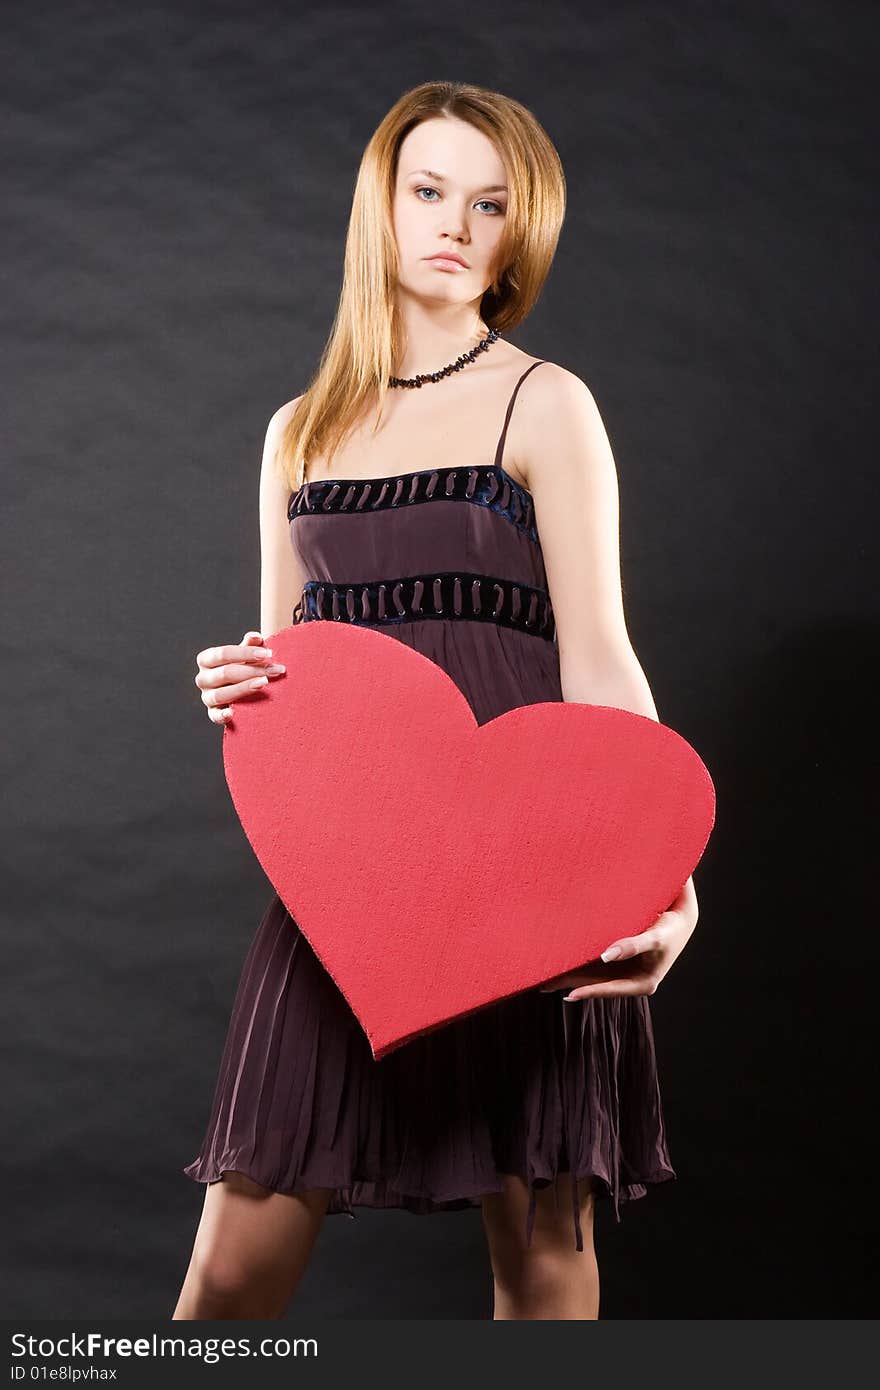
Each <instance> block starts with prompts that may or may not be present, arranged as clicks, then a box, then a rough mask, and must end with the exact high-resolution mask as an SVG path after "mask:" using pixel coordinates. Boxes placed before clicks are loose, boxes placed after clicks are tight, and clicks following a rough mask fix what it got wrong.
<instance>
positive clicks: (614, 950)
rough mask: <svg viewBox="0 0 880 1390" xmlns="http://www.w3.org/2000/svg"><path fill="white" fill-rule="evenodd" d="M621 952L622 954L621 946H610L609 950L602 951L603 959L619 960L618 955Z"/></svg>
mask: <svg viewBox="0 0 880 1390" xmlns="http://www.w3.org/2000/svg"><path fill="white" fill-rule="evenodd" d="M620 954H621V948H620V947H619V946H609V947H608V949H607V951H603V952H602V959H603V960H617V957H618V956H619V955H620Z"/></svg>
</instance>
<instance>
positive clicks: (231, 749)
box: [223, 622, 715, 1060]
mask: <svg viewBox="0 0 880 1390" xmlns="http://www.w3.org/2000/svg"><path fill="white" fill-rule="evenodd" d="M265 640H266V645H267V646H270V647H272V649H273V651H274V653H275V660H276V661H280V662H283V663H284V664H285V665H286V667H287V673H286V675H283V676H280V677H277V678H273V679H271V680H270V682H269V684H268V685H267V686H265V687H264V688H263V690H262V691H260V692H256V693H255V694H253V695H251V696H248V697H246V698H245V699H243V700H238V701H236V702H235V703H234V705H233V717H232V721H231V722H230V723H229V724H228V725H227V726H226V727H225V729H224V733H223V759H224V768H225V773H226V779H227V783H228V786H229V790H230V793H231V795H232V799H233V802H234V805H235V808H236V811H237V813H238V816H239V819H240V820H241V823H242V826H243V828H244V831H245V834H246V835H247V837H248V839H249V841H250V843H251V845H252V846H253V849H254V852H255V853H256V855H257V858H258V859H259V861H260V864H261V865H262V867H263V869H264V871H265V873H266V874H267V876H268V878H269V880H270V881H271V883H272V884H273V886H274V888H275V890H276V892H277V893H278V895H279V897H280V898H281V899H282V901H283V902H284V904H285V906H286V908H287V910H288V911H289V912H290V914H291V916H292V917H293V918H294V919H295V921H296V922H297V924H298V926H299V927H300V929H301V930H302V932H303V933H304V935H305V936H306V938H307V940H308V941H309V943H310V945H311V946H312V948H313V950H314V951H315V954H316V955H317V956H318V958H319V959H320V960H321V962H322V964H323V965H324V967H325V968H326V969H327V971H328V972H329V973H330V975H331V976H332V977H333V979H334V980H335V982H336V984H337V985H338V987H339V989H340V990H341V992H342V993H343V995H344V996H345V998H346V999H347V1001H348V1003H349V1005H350V1007H351V1009H352V1011H353V1013H354V1015H355V1016H356V1018H357V1019H358V1021H359V1023H360V1025H361V1027H362V1028H363V1029H364V1032H365V1033H366V1035H367V1038H368V1040H369V1043H370V1047H371V1049H372V1052H373V1056H374V1057H375V1058H376V1059H377V1060H378V1059H379V1058H380V1057H382V1056H384V1055H385V1054H387V1053H389V1052H391V1051H393V1050H394V1049H395V1048H397V1047H400V1046H402V1045H403V1044H404V1043H406V1042H408V1041H409V1040H410V1039H412V1038H415V1037H419V1036H420V1035H421V1034H424V1033H427V1032H429V1031H430V1030H431V1029H433V1028H437V1027H440V1026H442V1025H443V1024H445V1023H448V1022H450V1021H451V1020H453V1019H455V1018H460V1017H463V1016H464V1015H466V1014H469V1013H473V1012H475V1011H476V1010H477V1009H480V1008H483V1007H485V1006H486V1005H488V1004H491V1003H493V1002H495V1001H497V1000H500V999H503V998H506V997H508V996H509V995H512V994H516V993H518V992H520V991H521V990H525V989H529V988H532V987H535V986H537V985H540V984H542V983H543V982H544V981H546V980H549V979H552V978H554V977H555V976H557V975H562V974H565V973H568V972H570V971H572V970H575V969H577V968H578V967H579V966H582V965H584V964H586V962H587V961H590V960H595V959H596V957H597V956H599V955H600V954H601V952H602V951H603V950H604V948H605V947H606V946H607V945H608V944H609V943H610V942H611V941H613V940H614V939H615V938H617V937H619V936H624V935H635V934H637V933H638V932H641V931H644V930H645V929H646V928H648V927H649V926H651V925H652V924H653V923H654V922H655V921H656V919H657V918H658V917H659V916H660V914H661V913H662V912H664V911H665V910H666V908H668V907H669V906H670V905H671V903H672V902H673V901H674V900H675V898H676V897H677V896H678V893H679V891H680V890H681V887H682V885H683V884H684V883H685V881H686V880H687V878H688V875H689V874H690V873H692V872H693V870H694V868H695V867H696V865H697V863H698V862H699V859H700V857H701V855H702V853H703V850H704V849H705V846H706V843H707V841H708V838H709V835H710V833H711V830H712V826H713V824H714V819H715V791H714V787H713V785H712V781H711V778H710V776H709V773H708V771H707V769H706V768H705V766H704V764H703V763H702V761H701V759H700V758H699V756H698V754H697V753H696V752H695V751H694V749H693V748H692V747H691V746H690V744H689V743H687V742H686V741H685V739H683V738H682V737H681V736H680V735H679V734H677V733H676V732H675V731H674V730H673V729H670V728H668V727H667V726H666V725H664V724H660V723H657V721H655V720H653V719H649V718H646V717H644V716H642V715H637V714H632V713H630V712H629V711H626V710H619V709H614V708H611V707H609V706H604V705H583V704H576V703H573V702H560V701H553V702H551V701H546V702H542V703H538V704H531V705H524V706H521V707H519V708H517V709H513V710H509V711H507V712H506V713H504V714H502V715H500V716H499V717H498V718H495V719H492V720H490V721H489V722H488V723H486V724H483V725H478V724H477V722H476V720H475V718H474V715H473V712H472V710H471V708H470V705H469V704H468V702H467V700H466V699H465V696H464V695H463V694H462V692H461V691H460V690H459V688H458V687H457V685H456V684H455V682H454V681H453V680H451V678H450V677H449V676H448V675H447V674H446V672H445V671H443V670H442V668H441V667H440V666H438V665H437V664H436V663H435V662H433V661H431V660H429V659H428V658H427V657H425V656H422V655H421V653H419V652H416V651H414V650H413V649H412V648H410V647H408V646H407V645H406V644H405V643H403V642H400V641H398V639H397V638H395V637H392V636H390V635H389V634H387V633H384V632H380V631H376V630H375V629H372V628H361V627H357V626H356V625H354V624H347V623H345V624H342V623H339V624H337V623H333V622H313V623H306V624H299V625H297V626H291V627H288V628H284V629H282V630H281V631H280V632H278V633H274V634H272V636H271V637H267V638H266V639H265Z"/></svg>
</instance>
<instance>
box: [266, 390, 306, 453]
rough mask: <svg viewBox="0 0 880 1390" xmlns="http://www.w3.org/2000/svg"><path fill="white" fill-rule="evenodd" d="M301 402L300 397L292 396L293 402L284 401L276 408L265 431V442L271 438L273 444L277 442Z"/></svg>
mask: <svg viewBox="0 0 880 1390" xmlns="http://www.w3.org/2000/svg"><path fill="white" fill-rule="evenodd" d="M301 400H302V396H294V398H293V400H291V401H285V402H284V404H283V405H280V406H279V407H278V409H277V410H276V411H275V414H274V415H273V416H272V418H271V419H270V421H269V425H268V428H267V430H266V437H267V440H268V439H269V438H271V440H272V442H273V443H275V442H277V440H278V439H279V438H280V436H281V435H282V434H283V432H284V430H285V428H286V426H287V425H288V424H289V423H290V419H291V416H292V415H293V412H294V410H295V409H296V407H297V405H298V404H299V402H300V401H301Z"/></svg>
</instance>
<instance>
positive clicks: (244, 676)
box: [195, 632, 286, 724]
mask: <svg viewBox="0 0 880 1390" xmlns="http://www.w3.org/2000/svg"><path fill="white" fill-rule="evenodd" d="M196 663H197V665H198V668H199V669H198V673H197V675H196V678H195V682H196V685H197V686H198V687H199V690H201V692H202V703H203V704H204V705H206V706H207V709H208V718H209V719H210V721H211V723H212V724H228V722H229V720H230V719H231V717H232V707H231V702H232V701H234V700H241V699H242V698H243V697H244V696H245V695H252V694H253V693H254V691H255V690H259V689H260V688H261V687H262V686H264V685H266V684H267V682H268V680H270V679H271V678H272V677H274V676H280V675H283V674H284V671H285V669H286V668H285V667H284V666H282V665H281V663H280V662H277V661H273V660H272V652H271V649H270V648H268V647H264V646H263V638H262V634H261V633H259V632H246V633H245V635H244V637H243V638H242V639H241V642H240V643H239V644H238V645H237V646H227V647H206V648H205V650H204V651H203V652H199V654H198V656H197V657H196Z"/></svg>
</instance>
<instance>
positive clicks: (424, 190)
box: [415, 184, 504, 213]
mask: <svg viewBox="0 0 880 1390" xmlns="http://www.w3.org/2000/svg"><path fill="white" fill-rule="evenodd" d="M415 192H416V193H417V194H418V193H436V192H437V189H436V188H430V187H428V186H427V185H426V184H423V185H422V186H421V187H419V188H417V189H416V190H415ZM433 201H434V199H433V198H420V199H419V202H421V203H428V202H431V203H432V202H433ZM479 201H480V203H483V204H488V206H489V207H490V208H494V209H495V211H496V212H499V213H501V212H503V211H504V209H503V208H502V207H501V205H500V204H499V203H495V202H493V201H492V200H491V198H481V199H480V200H479ZM477 206H478V207H479V203H478V204H477Z"/></svg>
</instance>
